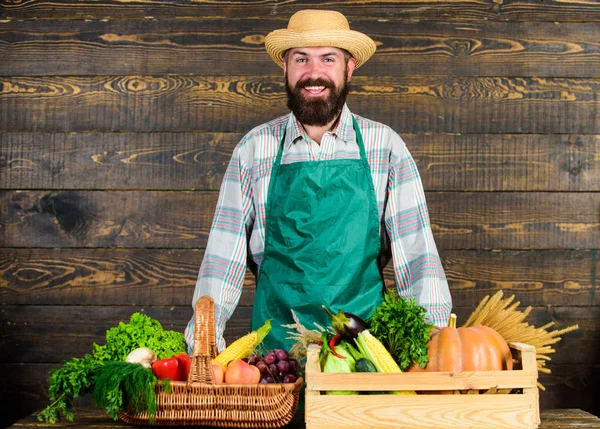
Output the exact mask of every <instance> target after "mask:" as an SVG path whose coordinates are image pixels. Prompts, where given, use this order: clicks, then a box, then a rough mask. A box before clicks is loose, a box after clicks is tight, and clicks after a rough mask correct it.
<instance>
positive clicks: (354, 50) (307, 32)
mask: <svg viewBox="0 0 600 429" xmlns="http://www.w3.org/2000/svg"><path fill="white" fill-rule="evenodd" d="M265 46H266V48H267V52H268V53H269V55H270V56H271V58H272V59H273V61H275V63H276V64H277V65H278V66H279V67H282V68H283V54H284V53H285V51H287V50H288V49H291V48H303V47H307V46H333V47H336V48H340V49H345V50H347V51H348V52H350V54H352V56H353V57H354V58H355V59H356V67H355V68H359V67H360V66H362V65H363V64H364V63H365V62H366V61H367V60H368V59H369V58H370V57H371V55H373V53H375V49H377V45H375V42H374V41H373V40H372V39H371V38H370V37H369V36H367V35H366V34H363V33H359V32H358V31H354V30H350V26H349V25H348V20H347V19H346V17H345V16H344V15H342V14H341V13H339V12H335V11H333V10H312V9H306V10H301V11H299V12H296V13H295V14H293V15H292V17H291V18H290V22H289V23H288V26H287V29H283V30H275V31H272V32H271V33H269V34H268V35H267V37H266V38H265Z"/></svg>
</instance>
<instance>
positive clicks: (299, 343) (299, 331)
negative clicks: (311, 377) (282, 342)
mask: <svg viewBox="0 0 600 429" xmlns="http://www.w3.org/2000/svg"><path fill="white" fill-rule="evenodd" d="M291 312H292V318H293V319H294V323H291V324H289V325H281V326H282V327H283V328H288V329H293V331H287V333H288V334H289V337H286V338H285V339H286V340H292V341H295V343H294V344H293V345H292V347H290V350H289V353H290V357H291V358H293V359H296V360H297V361H298V363H299V364H300V366H303V365H304V362H305V360H306V352H307V350H308V346H309V345H311V344H316V343H317V342H318V341H319V340H321V335H322V333H323V332H325V331H327V332H330V331H328V330H327V329H325V328H323V327H322V326H321V325H319V324H318V323H314V325H315V326H316V327H317V329H308V328H306V327H305V326H304V325H302V323H300V319H298V316H296V313H294V310H291Z"/></svg>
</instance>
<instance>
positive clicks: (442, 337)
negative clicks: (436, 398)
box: [411, 315, 513, 372]
mask: <svg viewBox="0 0 600 429" xmlns="http://www.w3.org/2000/svg"><path fill="white" fill-rule="evenodd" d="M452 316H453V317H452V318H451V321H450V325H451V326H449V327H446V328H442V329H440V330H439V331H437V332H435V333H434V334H432V335H431V339H430V340H429V342H428V343H427V355H428V356H429V363H428V364H427V367H426V368H425V371H445V372H463V371H500V370H511V369H512V368H513V361H512V355H511V353H510V348H509V347H508V344H507V343H506V341H505V340H504V338H502V336H501V335H500V334H499V333H498V332H496V331H495V330H494V329H492V328H490V327H488V326H472V327H469V328H458V329H457V328H456V316H455V315H452ZM411 370H413V371H419V370H421V371H422V369H421V368H419V367H413V368H411Z"/></svg>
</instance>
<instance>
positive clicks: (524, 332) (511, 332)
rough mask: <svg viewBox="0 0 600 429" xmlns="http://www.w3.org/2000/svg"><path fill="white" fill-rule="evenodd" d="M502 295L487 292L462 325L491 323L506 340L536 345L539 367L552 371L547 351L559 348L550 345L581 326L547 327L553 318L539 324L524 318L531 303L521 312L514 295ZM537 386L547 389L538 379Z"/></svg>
mask: <svg viewBox="0 0 600 429" xmlns="http://www.w3.org/2000/svg"><path fill="white" fill-rule="evenodd" d="M503 295H504V292H503V291H498V292H496V294H495V295H494V296H492V297H491V298H490V297H489V295H488V296H486V297H485V298H484V299H482V300H481V302H480V303H479V305H478V306H477V308H476V309H475V311H473V313H472V314H471V316H470V317H469V319H468V320H467V321H466V322H465V324H464V325H463V326H464V327H465V328H468V327H470V326H478V325H483V326H489V327H490V328H493V329H495V330H496V331H497V332H498V333H499V334H500V335H502V337H503V338H504V339H505V340H506V342H507V343H509V342H519V343H525V344H529V345H531V346H533V347H535V354H536V360H537V366H538V371H539V372H542V373H545V374H550V372H551V371H550V369H548V368H546V362H548V361H549V360H550V357H549V356H548V355H549V354H552V353H555V352H556V351H555V350H554V349H553V348H552V347H551V345H552V344H556V343H557V342H559V341H560V340H561V337H560V336H559V335H563V334H566V333H567V332H571V331H574V330H576V329H579V326H578V325H572V326H569V327H567V328H564V329H559V330H555V331H548V328H550V327H551V326H552V325H554V322H550V323H548V324H546V325H544V326H541V327H539V328H536V327H535V326H533V325H530V324H529V323H527V322H525V321H524V320H525V318H526V317H527V316H528V315H529V313H531V306H530V307H527V308H526V309H525V311H523V312H521V311H519V310H517V307H518V306H519V304H520V303H519V302H515V303H512V301H513V300H514V298H515V297H514V295H513V296H510V297H508V298H506V299H502V297H503ZM511 303H512V304H511ZM538 386H539V388H540V389H542V390H545V388H544V386H543V385H542V384H541V383H540V382H538Z"/></svg>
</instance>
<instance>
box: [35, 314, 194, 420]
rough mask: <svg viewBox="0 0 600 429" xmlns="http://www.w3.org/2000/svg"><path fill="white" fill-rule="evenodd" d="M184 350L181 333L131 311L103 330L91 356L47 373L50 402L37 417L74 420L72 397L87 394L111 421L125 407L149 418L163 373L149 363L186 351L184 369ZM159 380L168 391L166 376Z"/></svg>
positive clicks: (76, 359) (70, 362) (154, 407)
mask: <svg viewBox="0 0 600 429" xmlns="http://www.w3.org/2000/svg"><path fill="white" fill-rule="evenodd" d="M185 352H186V343H185V339H184V337H183V334H182V333H179V332H175V331H168V330H165V329H163V327H162V325H161V324H160V323H159V322H158V321H157V320H154V319H152V318H151V317H149V316H147V315H145V314H141V313H134V314H132V316H131V318H130V321H129V323H123V322H121V323H119V325H118V326H116V327H113V328H111V329H109V330H108V331H107V332H106V344H105V345H103V346H100V345H98V344H93V352H92V353H91V354H86V355H85V356H83V357H82V358H77V357H75V358H72V359H70V360H68V361H66V362H64V366H63V367H62V368H58V369H53V370H51V371H50V379H49V388H48V393H49V398H50V404H49V405H48V406H47V407H46V408H45V409H44V410H42V411H41V412H40V413H39V414H38V420H40V421H43V422H46V423H58V421H60V418H61V416H62V417H64V418H65V419H67V420H69V421H73V417H74V414H73V406H72V401H73V400H74V399H75V398H78V397H80V396H82V395H85V394H87V393H92V394H93V398H94V401H95V402H96V405H99V406H101V407H103V408H104V409H105V410H106V411H107V413H108V414H109V415H110V416H111V417H113V418H114V419H116V418H117V416H118V413H119V412H121V411H126V410H127V409H132V410H135V411H142V410H147V411H148V413H149V416H150V418H151V419H152V418H153V416H154V413H155V411H156V398H155V393H154V392H155V391H154V387H155V385H156V383H157V382H159V380H158V379H159V378H162V377H161V376H157V375H156V373H155V371H153V369H152V368H151V366H152V365H153V363H154V364H156V363H157V362H160V361H158V360H156V359H157V358H158V359H161V358H170V357H171V356H173V355H180V354H185V356H186V357H187V362H188V363H187V369H188V372H189V357H188V356H187V354H186V353H185ZM180 359H183V358H180ZM185 378H186V379H187V374H186V377H185ZM160 382H162V383H165V384H166V388H167V389H168V383H169V382H168V379H167V380H165V381H160Z"/></svg>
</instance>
